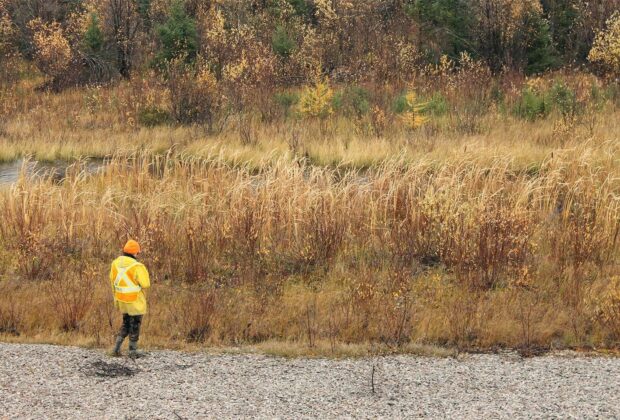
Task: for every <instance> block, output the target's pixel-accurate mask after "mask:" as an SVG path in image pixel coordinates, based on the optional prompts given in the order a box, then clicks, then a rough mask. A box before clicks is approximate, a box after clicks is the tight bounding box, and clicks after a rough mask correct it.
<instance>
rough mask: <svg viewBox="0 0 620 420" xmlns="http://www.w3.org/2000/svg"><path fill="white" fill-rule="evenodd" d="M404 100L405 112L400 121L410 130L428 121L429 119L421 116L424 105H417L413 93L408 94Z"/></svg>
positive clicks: (415, 96) (416, 99) (416, 98)
mask: <svg viewBox="0 0 620 420" xmlns="http://www.w3.org/2000/svg"><path fill="white" fill-rule="evenodd" d="M405 99H406V101H407V110H406V111H405V112H404V113H403V114H402V115H401V121H402V122H403V123H404V124H405V126H406V127H407V128H409V129H411V130H415V129H417V128H420V127H422V126H423V125H424V124H426V123H427V122H428V121H429V118H428V117H427V116H426V115H423V112H424V109H425V108H426V103H419V102H418V97H417V95H416V94H415V92H408V93H407V95H405Z"/></svg>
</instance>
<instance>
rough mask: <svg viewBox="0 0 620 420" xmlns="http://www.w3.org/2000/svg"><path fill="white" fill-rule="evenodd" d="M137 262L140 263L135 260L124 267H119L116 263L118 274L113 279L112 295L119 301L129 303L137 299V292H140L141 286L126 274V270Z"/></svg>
mask: <svg viewBox="0 0 620 420" xmlns="http://www.w3.org/2000/svg"><path fill="white" fill-rule="evenodd" d="M138 264H140V263H138V262H135V263H133V264H131V265H129V266H128V267H126V268H121V267H119V266H118V264H117V265H116V271H117V273H118V274H117V275H116V279H115V280H114V297H115V298H116V300H118V301H119V302H123V303H131V302H135V301H136V300H137V299H138V293H140V291H141V290H142V287H140V285H139V284H136V283H134V281H133V280H132V279H130V278H129V276H128V275H127V272H128V271H129V270H131V269H132V268H133V267H135V266H137V265H138Z"/></svg>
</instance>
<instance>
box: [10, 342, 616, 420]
mask: <svg viewBox="0 0 620 420" xmlns="http://www.w3.org/2000/svg"><path fill="white" fill-rule="evenodd" d="M373 366H374V388H375V389H374V392H373V389H372V381H371V376H372V372H373ZM5 417H6V418H169V419H179V418H182V419H190V418H191V419H193V418H233V417H235V418H238V417H259V418H265V417H267V418H273V417H278V418H317V417H318V418H334V417H356V418H358V417H359V418H377V417H383V418H384V417H390V418H403V417H407V418H459V419H461V418H472V419H474V418H476V419H478V418H532V417H535V418H558V417H561V418H620V359H618V358H605V357H577V356H574V355H559V354H556V355H552V356H544V357H539V358H531V359H521V358H519V357H518V356H517V355H513V354H505V355H464V356H461V357H460V358H459V359H458V360H456V359H453V358H445V359H435V358H428V357H413V356H390V357H379V358H376V359H354V360H353V359H352V360H326V359H291V360H288V359H280V358H273V357H268V356H261V355H250V354H248V355H217V356H214V355H209V354H206V353H198V354H190V353H182V352H172V351H157V352H151V353H149V355H148V356H147V357H145V358H143V359H139V360H137V361H136V362H134V361H132V360H129V359H128V358H116V359H115V358H110V357H108V356H106V355H105V354H104V353H103V352H102V351H93V350H85V349H80V348H73V347H56V346H46V345H19V344H1V343H0V419H2V418H5Z"/></svg>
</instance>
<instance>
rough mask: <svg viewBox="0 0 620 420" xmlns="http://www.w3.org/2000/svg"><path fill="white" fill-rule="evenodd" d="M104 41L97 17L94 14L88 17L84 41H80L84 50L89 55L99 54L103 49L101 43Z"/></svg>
mask: <svg viewBox="0 0 620 420" xmlns="http://www.w3.org/2000/svg"><path fill="white" fill-rule="evenodd" d="M104 41H105V39H104V36H103V31H102V30H101V26H100V24H99V17H98V16H97V14H96V13H93V14H92V15H91V16H90V23H89V24H88V28H87V29H86V32H85V33H84V39H83V40H82V42H83V45H84V49H85V50H86V51H87V52H88V53H91V54H100V53H101V51H102V49H103V43H104Z"/></svg>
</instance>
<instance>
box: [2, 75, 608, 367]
mask: <svg viewBox="0 0 620 420" xmlns="http://www.w3.org/2000/svg"><path fill="white" fill-rule="evenodd" d="M28 83H31V82H29V81H22V84H23V85H22V86H21V87H20V89H22V90H23V91H24V92H26V93H23V92H22V91H20V90H19V89H18V90H17V91H16V92H17V93H16V95H18V98H17V99H16V100H15V102H14V109H12V110H11V112H10V113H9V114H7V115H8V116H7V117H6V118H5V119H4V120H3V121H2V122H1V123H0V150H1V152H0V160H4V161H11V160H14V159H15V158H18V157H24V156H33V157H34V158H35V159H38V160H47V161H55V160H71V159H77V158H79V157H96V158H104V159H105V166H104V168H103V169H102V170H101V171H100V172H97V173H90V174H89V173H88V171H86V170H85V169H84V166H83V165H84V162H83V161H78V162H77V163H76V165H75V166H74V167H72V168H71V169H70V170H69V171H68V173H67V177H66V179H64V180H62V182H58V180H56V179H53V178H51V177H50V178H45V177H43V178H34V179H29V178H28V177H27V176H25V175H24V177H22V179H21V180H20V182H18V183H17V184H16V185H13V186H4V187H1V188H0V217H2V220H3V223H2V224H1V225H0V293H1V295H2V298H0V338H1V339H2V340H9V341H18V342H46V343H54V344H77V345H83V346H88V347H91V346H92V347H100V346H106V345H108V344H109V343H111V341H112V337H113V335H114V334H115V333H116V331H117V328H118V326H119V325H118V324H119V315H118V314H116V313H114V310H113V308H112V304H111V297H110V291H109V285H108V283H107V270H108V265H109V263H110V262H111V261H112V259H113V258H114V257H115V256H116V255H117V252H118V250H119V248H120V246H121V245H122V243H123V242H124V241H125V240H126V238H127V237H133V238H136V239H138V240H140V242H141V243H142V245H143V248H144V250H145V252H144V256H143V258H144V261H145V263H146V264H147V266H148V268H149V269H150V270H151V272H152V275H153V283H154V288H153V290H152V292H151V293H149V303H150V312H149V314H148V316H147V317H146V318H145V323H144V330H143V331H144V333H143V344H144V345H145V346H147V347H150V348H180V349H186V350H200V349H203V348H204V347H210V348H215V349H219V350H221V351H236V350H235V349H238V348H241V349H243V350H244V351H260V352H263V353H268V354H275V355H282V356H302V355H303V356H321V355H331V356H364V355H368V354H377V353H379V354H383V353H387V352H408V353H415V354H425V355H450V354H452V353H451V352H450V351H447V350H441V348H443V347H450V348H452V347H455V348H458V349H480V348H482V349H488V348H497V347H526V348H531V347H536V346H543V347H547V348H550V347H554V348H566V347H574V348H584V347H585V348H594V347H596V348H599V347H603V348H612V347H615V346H617V345H618V343H619V342H620V321H619V320H620V290H617V289H620V286H619V285H620V282H619V281H618V277H619V276H620V271H618V265H617V261H618V257H619V253H618V248H619V242H620V238H619V231H620V165H619V162H618V157H619V156H620V150H619V148H620V142H619V140H620V118H618V117H619V116H620V115H619V114H618V110H617V109H614V108H612V107H608V108H606V109H603V110H601V111H600V112H599V113H597V114H594V115H593V116H590V117H593V118H594V120H591V119H590V120H587V119H584V120H583V121H576V122H574V124H572V125H570V127H568V130H564V129H563V130H558V128H557V124H558V120H557V119H555V120H554V119H550V120H543V121H538V122H524V121H520V120H516V119H513V118H512V117H510V116H507V115H500V114H499V113H497V112H489V114H488V115H485V116H480V117H479V120H478V122H477V123H478V126H479V129H478V130H475V131H474V132H473V133H469V134H465V133H463V132H460V131H459V129H458V126H457V125H455V124H454V122H453V121H451V118H450V117H448V116H447V117H441V118H437V119H436V120H435V121H434V122H433V124H434V126H431V127H427V128H425V129H422V130H418V131H415V132H408V131H405V130H403V129H402V128H399V127H398V126H394V127H389V128H388V129H387V130H386V132H385V133H384V135H383V136H381V137H380V138H376V137H374V136H370V135H368V134H367V133H364V132H362V131H360V130H359V127H358V123H355V122H353V121H350V120H347V119H344V118H342V117H335V118H333V119H332V120H331V121H329V122H327V123H324V124H323V125H322V126H321V127H319V123H313V122H301V121H297V120H289V121H276V122H273V123H269V124H267V123H264V124H261V123H257V122H255V123H254V125H253V126H252V130H253V136H252V138H253V141H252V142H249V143H248V142H242V141H241V140H240V138H239V135H238V133H237V132H236V130H235V127H234V126H229V127H227V128H226V129H225V130H224V131H223V132H222V133H220V134H208V133H206V131H205V130H204V128H202V127H199V126H185V127H183V126H160V127H157V128H139V127H137V126H136V124H135V119H136V109H137V105H136V104H134V103H133V102H132V101H133V100H134V99H133V96H132V91H131V89H129V88H128V87H127V86H124V85H122V84H121V85H120V86H116V87H110V88H105V89H103V88H100V89H94V88H93V89H81V90H78V89H75V90H70V91H67V92H64V93H62V94H60V95H52V94H47V93H37V94H33V93H31V92H30V91H29V89H30V88H31V86H29V85H28ZM20 92H22V93H20ZM20 95H21V96H20ZM590 117H588V118H590ZM588 121H590V122H591V121H595V122H594V123H589V122H588ZM34 308H36V310H35V309H34Z"/></svg>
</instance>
